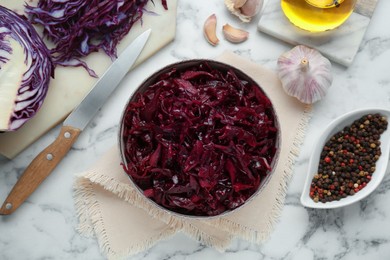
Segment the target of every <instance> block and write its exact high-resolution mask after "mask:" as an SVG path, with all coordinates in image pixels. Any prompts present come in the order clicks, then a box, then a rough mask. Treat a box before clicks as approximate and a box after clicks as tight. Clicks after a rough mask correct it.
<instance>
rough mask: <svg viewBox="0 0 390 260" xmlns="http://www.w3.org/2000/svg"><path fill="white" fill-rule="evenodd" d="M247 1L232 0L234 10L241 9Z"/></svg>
mask: <svg viewBox="0 0 390 260" xmlns="http://www.w3.org/2000/svg"><path fill="white" fill-rule="evenodd" d="M246 1H247V0H232V2H233V4H234V8H235V9H239V8H241V7H243V5H244V4H245V3H246Z"/></svg>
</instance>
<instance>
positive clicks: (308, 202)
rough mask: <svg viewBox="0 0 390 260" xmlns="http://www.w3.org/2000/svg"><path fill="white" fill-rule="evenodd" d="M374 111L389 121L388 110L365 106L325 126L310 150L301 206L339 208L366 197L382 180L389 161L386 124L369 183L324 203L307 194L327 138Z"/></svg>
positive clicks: (389, 140) (389, 133) (388, 141)
mask: <svg viewBox="0 0 390 260" xmlns="http://www.w3.org/2000/svg"><path fill="white" fill-rule="evenodd" d="M375 113H380V114H382V115H383V116H386V117H387V120H388V121H390V110H386V109H382V108H365V109H360V110H355V111H352V112H349V113H347V114H345V115H343V116H341V117H339V118H337V119H335V120H334V121H333V122H331V123H330V124H329V125H328V126H327V127H326V129H325V131H324V133H323V134H322V135H321V137H320V138H319V140H318V142H317V144H316V145H315V146H314V151H313V152H312V154H311V157H310V162H309V169H308V174H307V177H306V182H305V186H304V188H303V192H302V195H301V203H302V205H303V206H305V207H309V208H318V209H331V208H339V207H343V206H347V205H350V204H352V203H355V202H357V201H359V200H361V199H363V198H365V197H367V196H368V195H369V194H370V193H371V192H373V191H374V190H375V189H376V187H378V185H379V184H380V182H381V181H382V179H383V177H384V175H385V173H386V169H387V164H388V162H389V150H390V129H389V128H390V125H389V126H388V128H387V130H386V131H384V132H383V133H382V135H381V138H380V141H381V146H380V147H381V151H382V154H381V156H380V157H379V159H378V161H376V167H375V168H376V170H375V172H374V173H373V174H372V179H371V181H370V182H369V183H367V186H366V187H364V188H363V189H361V190H360V191H359V192H357V193H356V194H355V195H352V196H347V197H346V198H342V199H340V200H338V201H331V202H326V203H323V202H317V203H316V202H314V201H313V200H312V199H311V198H310V196H309V193H310V185H311V182H312V179H313V176H314V175H315V174H316V173H317V170H318V165H319V159H320V155H321V152H322V149H323V147H324V145H325V143H326V142H327V140H329V138H330V137H331V136H333V135H334V134H336V133H337V132H339V131H341V130H342V129H343V128H344V127H346V126H350V125H351V124H352V123H353V121H355V120H356V119H360V118H361V117H362V116H364V115H366V114H375Z"/></svg>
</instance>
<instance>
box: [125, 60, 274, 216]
mask: <svg viewBox="0 0 390 260" xmlns="http://www.w3.org/2000/svg"><path fill="white" fill-rule="evenodd" d="M190 62H192V61H190ZM212 64H213V66H211V65H212ZM215 64H216V62H211V61H203V60H201V62H200V63H199V64H194V65H192V64H191V67H186V68H182V67H180V66H181V65H183V63H181V64H180V63H179V64H178V65H177V67H172V68H168V69H169V70H165V71H164V72H163V73H162V74H158V77H157V79H153V80H151V81H149V82H148V81H147V82H146V83H145V85H144V86H143V87H146V89H141V91H140V92H137V94H136V96H135V98H133V99H132V101H130V102H129V104H128V105H127V107H126V110H125V112H124V115H123V118H122V125H121V150H122V158H123V161H124V169H125V171H126V172H127V173H128V175H129V176H131V178H132V180H133V181H134V182H135V183H136V185H137V186H138V187H139V188H140V189H141V190H143V193H144V195H145V196H147V197H149V198H150V199H152V200H154V201H155V202H156V203H158V204H159V205H161V206H163V207H165V208H167V209H169V210H172V211H175V212H178V213H181V214H185V215H196V216H214V215H219V214H221V213H223V212H225V211H230V210H233V209H235V208H237V207H239V206H241V205H242V204H244V203H245V201H246V200H248V198H250V197H251V196H252V195H253V194H254V193H255V192H256V191H257V190H258V188H259V186H260V183H262V182H263V181H264V179H265V178H266V177H267V176H268V175H269V173H270V171H271V165H273V164H272V163H273V159H274V157H275V154H276V151H277V137H278V124H277V122H276V116H275V113H274V110H273V107H272V104H271V101H270V100H269V99H268V97H267V96H266V95H265V94H264V93H263V92H262V90H261V89H260V88H259V86H258V85H257V84H254V83H253V82H249V81H248V80H247V79H245V78H243V77H241V75H239V74H237V73H236V72H237V71H236V70H233V68H231V67H229V66H227V65H225V64H223V67H222V66H221V65H219V67H218V68H217V67H216V66H215ZM174 66H175V65H174ZM152 78H153V77H152Z"/></svg>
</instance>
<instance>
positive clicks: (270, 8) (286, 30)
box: [258, 0, 377, 66]
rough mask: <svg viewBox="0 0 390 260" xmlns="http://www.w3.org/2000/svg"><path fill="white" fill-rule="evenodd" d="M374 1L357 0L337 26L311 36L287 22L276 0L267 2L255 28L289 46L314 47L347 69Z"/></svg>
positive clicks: (367, 22)
mask: <svg viewBox="0 0 390 260" xmlns="http://www.w3.org/2000/svg"><path fill="white" fill-rule="evenodd" d="M376 2H377V0H358V5H357V8H356V9H355V11H354V12H353V13H352V15H351V16H350V17H349V18H348V20H347V21H346V22H345V23H344V24H342V25H341V26H340V27H338V28H336V29H334V30H330V31H326V32H320V33H313V32H308V31H305V30H302V29H300V28H298V27H296V26H294V25H293V24H292V23H290V21H289V20H288V19H287V18H286V16H285V15H284V13H283V11H282V8H281V7H280V0H269V1H267V3H266V5H265V7H264V9H263V12H262V15H261V18H260V20H259V23H258V29H259V31H261V32H264V33H266V34H269V35H271V36H273V37H275V38H278V39H280V40H283V41H285V42H288V43H290V44H292V45H298V44H304V45H306V46H309V47H312V48H315V49H317V50H318V51H320V52H321V53H322V54H323V55H325V56H327V57H328V58H329V59H330V60H332V61H334V62H337V63H339V64H341V65H344V66H349V65H351V64H352V62H353V59H354V57H355V56H356V54H357V52H358V50H359V46H360V43H361V41H362V39H363V37H364V34H365V32H366V29H367V27H368V25H369V23H370V20H371V16H372V12H373V10H374V8H375V5H376Z"/></svg>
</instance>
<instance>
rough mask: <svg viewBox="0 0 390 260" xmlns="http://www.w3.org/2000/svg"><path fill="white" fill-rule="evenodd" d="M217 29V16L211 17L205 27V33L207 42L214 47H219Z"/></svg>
mask: <svg viewBox="0 0 390 260" xmlns="http://www.w3.org/2000/svg"><path fill="white" fill-rule="evenodd" d="M216 29H217V16H216V15H215V14H212V15H210V16H209V17H208V18H207V19H206V21H205V23H204V25H203V32H204V36H205V38H206V40H207V41H208V42H209V43H210V44H211V45H213V46H215V45H217V44H218V42H219V39H218V37H217V34H216Z"/></svg>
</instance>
